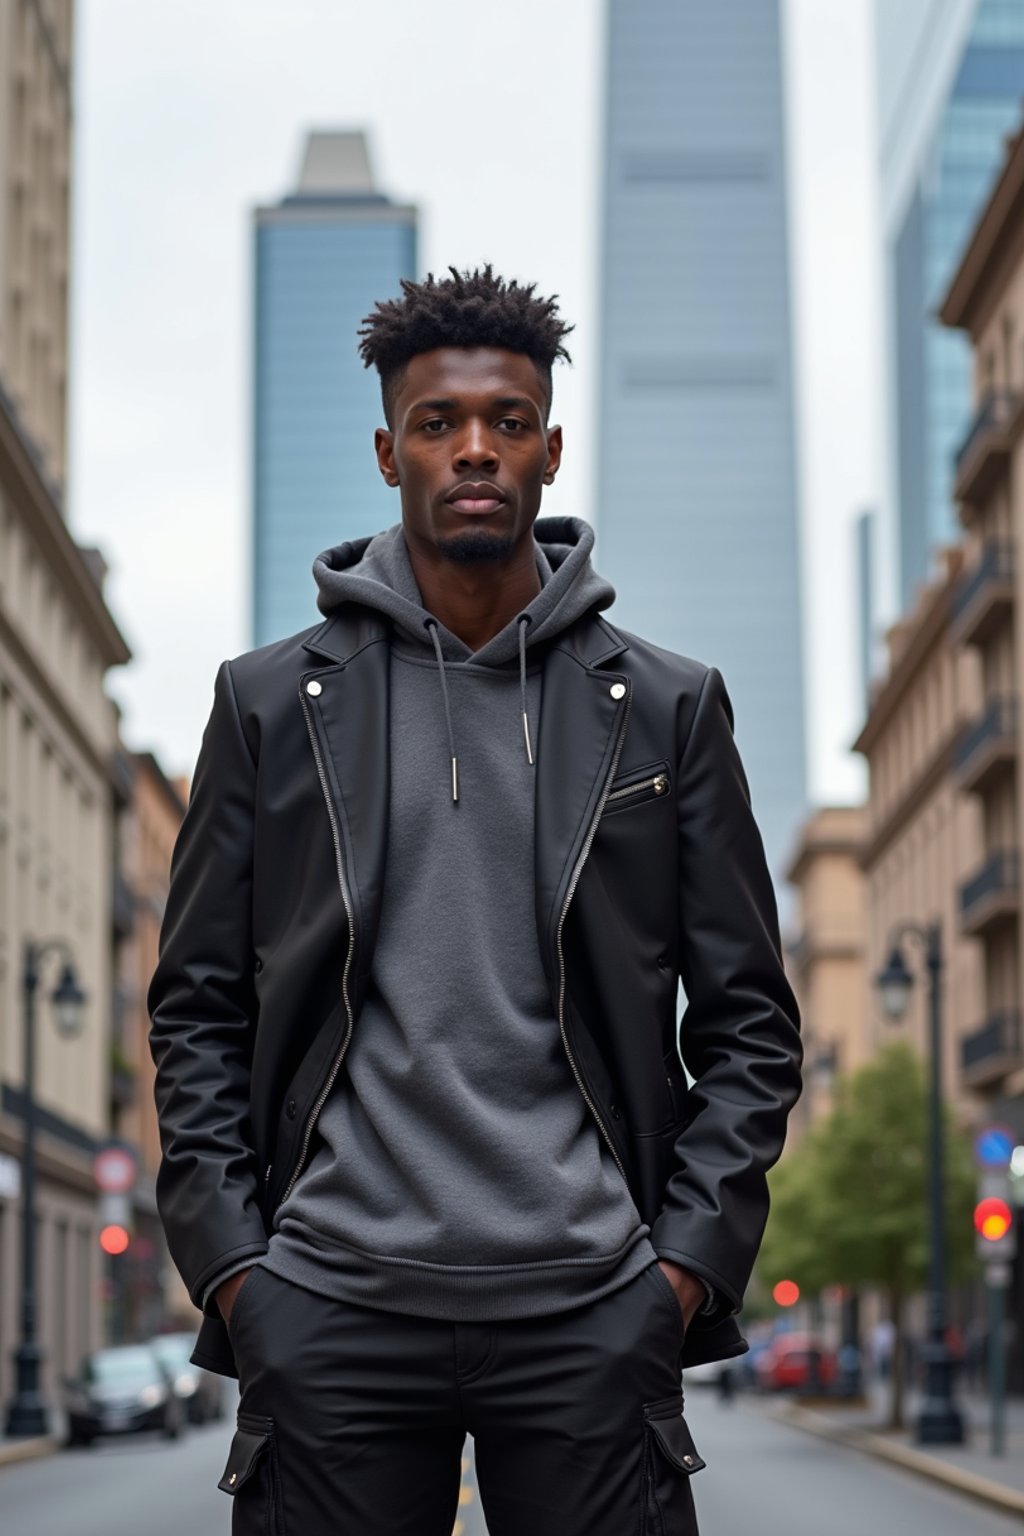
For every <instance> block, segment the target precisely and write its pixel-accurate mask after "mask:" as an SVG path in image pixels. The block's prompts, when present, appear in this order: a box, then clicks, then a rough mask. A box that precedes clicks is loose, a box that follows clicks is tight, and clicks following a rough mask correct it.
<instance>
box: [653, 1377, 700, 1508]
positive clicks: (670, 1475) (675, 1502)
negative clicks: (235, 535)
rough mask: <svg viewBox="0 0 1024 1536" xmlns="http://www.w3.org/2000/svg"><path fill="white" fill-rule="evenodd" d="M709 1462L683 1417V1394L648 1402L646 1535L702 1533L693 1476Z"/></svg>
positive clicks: (678, 1393) (679, 1393)
mask: <svg viewBox="0 0 1024 1536" xmlns="http://www.w3.org/2000/svg"><path fill="white" fill-rule="evenodd" d="M705 1465H706V1463H705V1461H704V1460H703V1458H702V1457H701V1456H700V1455H699V1454H698V1451H697V1447H696V1446H695V1445H694V1443H693V1436H692V1435H691V1434H690V1429H689V1426H688V1424H687V1422H686V1420H685V1419H684V1418H683V1395H682V1393H681V1392H677V1393H674V1394H673V1395H672V1396H671V1397H665V1398H661V1399H660V1400H659V1401H658V1402H656V1403H645V1404H644V1450H643V1501H644V1502H643V1522H642V1525H641V1530H642V1533H643V1536H698V1533H697V1510H696V1506H695V1505H694V1502H693V1490H692V1488H691V1487H690V1478H691V1477H692V1475H693V1473H694V1472H699V1471H700V1469H701V1468H702V1467H703V1466H705Z"/></svg>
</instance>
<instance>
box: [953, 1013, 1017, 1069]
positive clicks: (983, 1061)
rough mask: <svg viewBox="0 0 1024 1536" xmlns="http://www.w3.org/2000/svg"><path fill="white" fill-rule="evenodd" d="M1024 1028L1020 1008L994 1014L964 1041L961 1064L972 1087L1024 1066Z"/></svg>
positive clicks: (961, 1050)
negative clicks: (1023, 1060)
mask: <svg viewBox="0 0 1024 1536" xmlns="http://www.w3.org/2000/svg"><path fill="white" fill-rule="evenodd" d="M1022 1055H1024V1027H1022V1020H1021V1014H1020V1012H1019V1011H1018V1010H1017V1009H1008V1010H1006V1011H1005V1012H1002V1013H993V1014H992V1016H991V1017H990V1018H989V1019H988V1020H987V1021H986V1022H985V1023H984V1024H983V1025H982V1026H981V1028H980V1029H976V1030H974V1032H973V1033H972V1034H970V1035H965V1036H964V1038H963V1039H962V1040H961V1042H960V1066H961V1069H962V1071H963V1078H964V1082H965V1084H966V1085H967V1087H968V1088H980V1087H983V1086H984V1085H985V1084H987V1083H991V1082H993V1081H994V1080H995V1079H997V1078H1000V1077H1003V1076H1005V1074H1006V1073H1007V1072H1012V1071H1013V1070H1014V1069H1015V1068H1016V1067H1019V1066H1021V1065H1024V1062H1022V1060H1021V1057H1022Z"/></svg>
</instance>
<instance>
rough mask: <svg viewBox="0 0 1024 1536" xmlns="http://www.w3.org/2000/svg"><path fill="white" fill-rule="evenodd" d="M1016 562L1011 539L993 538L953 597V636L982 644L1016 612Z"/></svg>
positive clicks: (966, 643)
mask: <svg viewBox="0 0 1024 1536" xmlns="http://www.w3.org/2000/svg"><path fill="white" fill-rule="evenodd" d="M1015 571H1016V560H1015V558H1014V547H1013V545H1012V543H1011V542H1010V541H1009V539H990V540H988V541H987V542H986V544H985V546H984V548H983V550H982V555H981V559H980V560H979V561H978V564H977V565H976V566H975V567H974V569H973V570H972V571H967V572H966V573H965V574H964V576H963V577H962V578H961V581H960V584H959V586H958V587H957V589H956V591H955V593H954V594H953V637H954V639H955V640H957V641H959V642H960V644H962V645H981V644H983V642H984V641H986V640H987V639H988V638H989V636H990V635H991V634H992V633H993V632H994V631H995V630H996V629H998V628H999V626H1000V625H1001V624H1003V623H1005V622H1006V620H1007V619H1008V618H1009V615H1010V613H1011V612H1012V611H1013V597H1014V575H1015Z"/></svg>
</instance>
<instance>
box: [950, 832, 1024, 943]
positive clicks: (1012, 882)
mask: <svg viewBox="0 0 1024 1536" xmlns="http://www.w3.org/2000/svg"><path fill="white" fill-rule="evenodd" d="M1019 908H1020V854H1019V853H1018V852H1017V850H1016V849H1011V848H1001V849H999V850H998V851H997V852H995V853H992V854H990V855H989V857H988V858H987V859H986V860H985V862H984V864H983V865H982V866H981V868H980V869H979V871H978V873H977V874H976V875H974V876H972V878H971V879H970V880H967V881H966V882H965V883H964V884H963V885H962V886H961V887H960V927H961V930H962V931H963V932H964V933H967V934H972V935H973V936H974V937H975V938H980V937H982V936H984V935H985V934H986V933H989V932H990V931H991V930H992V929H993V928H996V927H998V926H999V925H1000V924H1001V923H1006V922H1008V921H1010V920H1011V919H1015V918H1016V916H1017V913H1018V910H1019Z"/></svg>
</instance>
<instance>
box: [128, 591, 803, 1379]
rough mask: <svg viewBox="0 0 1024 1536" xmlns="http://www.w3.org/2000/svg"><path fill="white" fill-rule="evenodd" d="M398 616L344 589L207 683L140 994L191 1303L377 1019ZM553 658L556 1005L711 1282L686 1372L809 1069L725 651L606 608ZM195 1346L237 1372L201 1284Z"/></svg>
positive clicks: (702, 1347)
mask: <svg viewBox="0 0 1024 1536" xmlns="http://www.w3.org/2000/svg"><path fill="white" fill-rule="evenodd" d="M389 637H390V631H389V627H388V623H387V621H386V620H384V619H383V618H382V617H381V616H380V615H378V614H376V613H372V612H370V611H369V610H367V609H363V608H360V607H357V606H355V605H347V606H345V607H342V608H340V609H339V610H338V611H337V612H336V613H335V614H333V615H332V616H331V617H330V618H328V619H327V620H326V621H325V622H323V623H321V624H319V625H318V626H316V627H314V628H312V629H310V630H307V631H305V632H304V633H302V634H299V635H296V636H293V637H292V638H290V639H287V640H283V641H281V642H279V643H278V644H276V645H271V646H267V647H264V648H262V649H261V650H258V651H254V652H250V653H249V654H247V655H244V656H241V657H239V658H237V659H236V660H235V661H232V662H230V663H229V662H225V663H224V664H223V666H222V667H221V668H220V671H219V673H218V675H217V682H216V687H215V694H214V703H213V709H212V713H211V715H210V719H209V722H208V725H207V727H206V731H205V733H204V736H203V743H202V749H201V752H200V755H199V761H198V764H197V766H196V772H195V778H194V781H193V786H192V796H191V800H190V804H189V809H188V813H187V815H186V817H185V821H184V823H183V825H182V828H181V832H180V835H179V838H178V842H177V846H176V848H175V853H174V860H173V864H172V872H171V886H170V893H169V897H168V902H167V909H166V913H165V917H164V924H163V931H162V935H161V946H160V959H159V964H158V966H157V969H156V972H155V974H154V976H153V979H152V983H151V986H150V990H149V1010H150V1015H151V1018H152V1029H151V1032H150V1044H151V1048H152V1052H153V1058H154V1061H155V1063H156V1067H157V1075H156V1099H157V1106H158V1110H159V1117H160V1133H161V1141H162V1147H163V1158H162V1162H161V1166H160V1170H159V1175H158V1178H157V1199H158V1205H159V1209H160V1215H161V1218H162V1220H163V1224H164V1228H165V1231H166V1233H167V1239H168V1243H169V1246H170V1250H171V1255H172V1257H173V1259H174V1262H175V1264H176V1265H177V1267H178V1269H179V1270H180V1272H181V1275H182V1277H183V1278H184V1280H185V1283H186V1284H187V1286H188V1289H189V1293H190V1295H191V1297H192V1299H193V1301H194V1302H195V1303H196V1305H197V1306H201V1305H202V1298H203V1293H204V1290H205V1288H206V1287H207V1285H208V1284H209V1282H210V1280H211V1279H212V1278H213V1277H214V1276H215V1275H217V1274H218V1273H219V1272H220V1271H222V1270H224V1269H225V1268H227V1267H228V1266H229V1265H230V1264H231V1263H232V1262H234V1261H235V1260H237V1259H242V1258H244V1257H246V1256H247V1255H249V1254H251V1255H252V1256H253V1257H254V1258H255V1257H256V1256H257V1255H258V1254H260V1253H263V1252H264V1251H265V1250H266V1247H267V1240H268V1233H269V1232H270V1230H271V1225H272V1217H273V1212H274V1210H275V1208H276V1207H277V1205H278V1204H279V1203H280V1202H281V1200H282V1199H283V1197H284V1195H285V1193H286V1191H287V1190H288V1188H289V1187H290V1185H291V1183H292V1182H293V1181H294V1179H295V1178H296V1177H297V1175H298V1172H299V1170H300V1169H301V1167H302V1166H303V1161H304V1159H305V1157H306V1155H307V1153H308V1149H309V1145H310V1140H311V1137H312V1134H313V1128H314V1125H315V1121H316V1117H317V1114H318V1112H319V1110H320V1107H321V1105H322V1104H323V1102H324V1100H325V1098H326V1096H327V1094H328V1092H329V1090H330V1087H331V1084H332V1083H333V1081H334V1079H335V1076H336V1075H337V1073H338V1071H339V1069H340V1067H341V1063H342V1060H343V1058H344V1054H345V1050H346V1048H347V1045H348V1041H349V1039H350V1037H351V1034H352V1031H353V1029H354V1028H356V1029H357V1028H358V1027H359V1012H360V1007H361V1005H362V1002H363V998H364V996H365V993H366V988H367V983H368V980H369V976H370V970H371V962H372V958H373V948H374V940H375V936H376V932H377V925H378V920H379V916H380V903H381V892H382V889H383V884H384V866H385V860H386V857H387V847H386V843H387V826H388V793H389V772H388V671H389V668H388V649H389ZM543 667H544V677H543V689H542V702H541V716H540V729H539V741H538V751H537V762H536V853H535V880H536V915H537V934H538V938H539V941H540V948H541V954H542V957H543V961H544V965H545V968H546V971H547V975H548V979H549V982H550V986H551V997H552V1002H553V1005H554V1008H555V1011H556V1016H557V1018H558V1020H559V1023H560V1026H561V1030H562V1037H563V1042H564V1046H565V1050H566V1055H567V1057H568V1061H569V1065H570V1067H571V1070H572V1073H573V1076H574V1078H575V1080H576V1083H577V1084H578V1086H579V1090H580V1093H581V1094H582V1095H583V1098H584V1100H585V1101H586V1104H587V1106H588V1108H589V1110H590V1112H591V1113H592V1114H593V1116H594V1119H595V1120H596V1121H597V1124H598V1127H599V1129H600V1132H601V1134H602V1135H603V1137H604V1138H605V1140H606V1142H607V1143H608V1145H609V1147H610V1149H611V1151H612V1153H613V1154H614V1157H615V1160H616V1162H617V1163H618V1166H619V1168H620V1170H621V1172H622V1175H623V1177H624V1178H625V1179H626V1181H627V1183H628V1185H629V1188H630V1191H631V1193H632V1196H633V1199H634V1201H635V1203H636V1205H637V1208H638V1210H639V1212H640V1214H641V1216H642V1218H643V1219H644V1220H645V1221H646V1222H648V1223H650V1225H651V1228H652V1233H651V1241H652V1243H653V1245H654V1247H655V1248H656V1249H657V1251H658V1253H659V1255H660V1256H661V1257H663V1258H668V1259H674V1260H676V1261H678V1262H679V1263H680V1264H683V1265H685V1266H686V1267H687V1268H689V1269H691V1270H693V1271H694V1272H695V1273H696V1274H698V1275H700V1276H702V1277H703V1278H704V1279H706V1280H707V1281H708V1282H709V1283H710V1284H711V1285H712V1286H713V1287H714V1288H715V1291H716V1294H717V1296H718V1298H719V1304H718V1307H717V1309H716V1310H715V1311H714V1312H712V1313H710V1314H708V1315H702V1316H698V1317H697V1318H695V1319H694V1320H693V1322H692V1323H691V1325H690V1327H689V1329H688V1330H687V1334H686V1340H685V1343H684V1351H683V1364H684V1366H685V1365H688V1364H696V1363H698V1362H699V1361H702V1360H710V1359H719V1358H724V1357H726V1356H729V1355H735V1354H738V1353H740V1352H742V1350H744V1349H745V1348H746V1345H745V1342H744V1340H743V1338H742V1335H741V1334H740V1331H739V1327H738V1325H737V1322H736V1318H735V1316H734V1315H733V1314H734V1312H735V1311H736V1309H737V1308H738V1307H739V1306H740V1303H741V1300H742V1296H743V1291H744V1289H745V1287H746V1284H747V1281H748V1279H749V1277H750V1271H751V1268H752V1266H753V1262H754V1258H755V1256H756V1254H757V1249H758V1246H759V1244H760V1241H761V1235H762V1231H763V1228H764V1223H765V1220H766V1217H767V1212H768V1195H767V1188H766V1180H765V1175H766V1172H767V1170H768V1169H769V1167H770V1166H771V1165H772V1164H773V1163H774V1162H775V1160H776V1159H777V1158H778V1156H779V1153H780V1151H781V1149H782V1144H783V1138H784V1134H785V1125H786V1117H787V1115H788V1113H789V1110H790V1109H791V1108H792V1106H793V1104H794V1103H795V1101H796V1099H797V1096H798V1094H799V1091H800V1064H801V1044H800V1037H799V1018H798V1012H797V1006H796V1002H795V1000H794V997H793V994H792V991H791V990H790V987H789V984H788V982H787V980H786V977H785V975H784V972H783V968H782V963H781V958H780V955H781V946H780V941H779V931H778V916H777V910H776V903H775V896H774V892H773V889H772V885H771V881H770V878H769V874H768V869H767V866H766V862H765V857H764V851H763V847H762V843H761V837H760V834H759V832H758V829H757V826H756V824H755V821H754V818H753V815H752V813H751V808H750V802H749V795H748V788H747V781H746V778H745V774H744V770H743V767H742V765H741V762H740V758H739V755H738V753H737V750H736V746H735V742H734V739H733V732H732V724H733V716H732V706H731V703H730V701H729V697H728V694H727V693H726V689H725V685H724V683H723V681H722V677H721V674H720V673H719V672H718V671H717V670H716V668H714V667H705V666H703V665H702V664H701V663H700V662H697V661H692V660H689V659H688V658H685V657H681V656H676V655H672V654H670V653H669V652H666V651H662V650H659V649H658V648H657V647H655V646H653V645H650V644H648V643H647V642H646V641H644V640H640V639H637V638H636V637H635V636H633V635H626V634H623V633H620V632H619V631H617V630H615V629H614V628H612V626H611V625H610V624H608V623H607V622H606V621H605V620H604V619H603V618H601V617H599V616H597V615H596V614H592V615H588V616H586V617H584V618H583V619H581V620H580V621H579V622H577V623H576V624H575V625H573V626H572V627H571V628H570V629H568V630H567V631H566V632H565V634H564V635H563V636H561V638H560V639H559V640H558V641H557V642H555V643H553V645H552V646H551V648H550V649H549V650H548V651H547V652H546V654H545V656H544V662H543ZM313 682H315V683H318V684H319V688H317V687H315V686H314V687H313V688H312V690H311V689H310V687H309V685H310V684H311V683H313ZM680 977H681V978H682V981H683V986H684V989H685V992H686V997H687V1007H686V1011H685V1013H684V1016H683V1020H682V1026H681V1033H680V1036H679V1038H680V1048H681V1052H682V1058H683V1061H685V1063H686V1066H687V1068H688V1070H689V1073H690V1076H691V1077H692V1078H693V1079H694V1082H693V1083H692V1085H691V1086H690V1087H689V1088H688V1087H687V1078H686V1075H685V1074H684V1072H683V1069H682V1066H681V1065H680V1061H679V1054H678V1052H677V1049H676V1040H677V995H678V981H679V978H680ZM193 1359H194V1360H195V1361H196V1362H197V1363H199V1364H202V1365H205V1366H207V1367H209V1368H210V1369H212V1370H215V1371H219V1372H221V1373H222V1374H225V1375H236V1374H237V1371H236V1368H235V1363H234V1358H233V1354H232V1349H231V1344H230V1341H229V1338H228V1334H227V1330H226V1329H225V1327H224V1324H223V1322H222V1321H221V1318H220V1314H219V1312H218V1311H217V1308H216V1303H215V1301H214V1300H213V1299H212V1297H211V1298H209V1299H208V1302H207V1309H206V1316H205V1317H204V1319H203V1323H202V1326H201V1329H200V1332H199V1338H198V1341H197V1345H196V1350H195V1354H194V1356H193Z"/></svg>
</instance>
